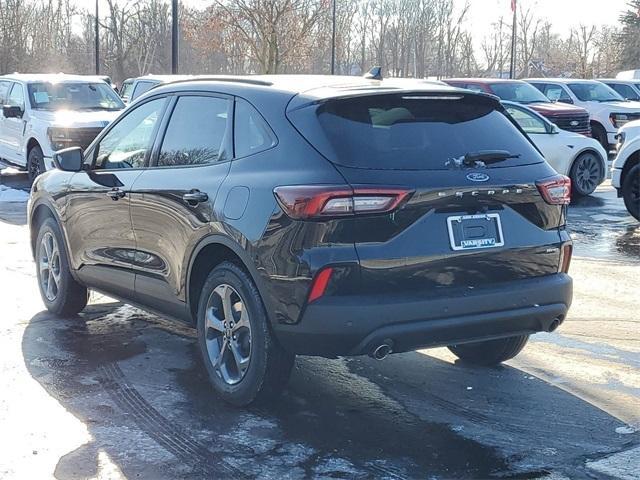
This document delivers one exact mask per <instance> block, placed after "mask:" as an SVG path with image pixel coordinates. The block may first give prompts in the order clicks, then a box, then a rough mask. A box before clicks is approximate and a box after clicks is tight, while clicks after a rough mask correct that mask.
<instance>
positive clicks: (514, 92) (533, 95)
mask: <svg viewBox="0 0 640 480" xmlns="http://www.w3.org/2000/svg"><path fill="white" fill-rule="evenodd" d="M490 86H491V90H493V93H495V94H496V95H497V96H498V97H500V99H501V100H508V101H510V102H517V103H541V102H545V103H548V102H549V99H548V98H547V97H545V96H544V95H543V94H542V92H541V91H540V90H538V89H537V88H536V87H534V86H533V85H530V84H528V83H519V82H513V83H511V82H504V83H502V82H500V83H492V84H491V85H490Z"/></svg>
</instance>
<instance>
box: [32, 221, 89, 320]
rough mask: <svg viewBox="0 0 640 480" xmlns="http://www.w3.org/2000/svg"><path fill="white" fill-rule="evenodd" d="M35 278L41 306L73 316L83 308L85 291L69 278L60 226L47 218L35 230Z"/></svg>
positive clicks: (85, 300)
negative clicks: (42, 304)
mask: <svg viewBox="0 0 640 480" xmlns="http://www.w3.org/2000/svg"><path fill="white" fill-rule="evenodd" d="M36 276H37V278H38V286H39V287H40V296H41V297H42V301H43V302H44V305H45V307H47V310H49V311H50V312H52V313H55V314H57V315H63V316H67V315H75V314H77V313H79V312H81V311H82V310H83V309H84V307H86V306H87V302H88V300H89V292H88V290H87V288H86V287H84V286H83V285H80V284H79V283H78V282H76V280H75V279H74V278H73V276H72V275H71V271H70V269H69V259H68V257H67V250H66V248H65V244H64V240H63V237H62V233H61V232H60V227H59V226H58V224H57V222H56V221H55V220H54V219H53V218H47V219H46V220H45V221H44V222H42V224H41V225H40V228H39V229H38V238H37V240H36Z"/></svg>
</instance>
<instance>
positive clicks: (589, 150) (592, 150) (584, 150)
mask: <svg viewBox="0 0 640 480" xmlns="http://www.w3.org/2000/svg"><path fill="white" fill-rule="evenodd" d="M584 153H593V154H595V155H597V156H598V158H599V159H600V161H601V162H602V172H603V173H604V177H605V178H606V177H607V159H606V158H604V157H603V156H602V154H601V153H600V152H598V150H597V149H595V148H593V147H584V148H582V149H581V150H579V151H578V152H577V153H576V154H575V155H574V156H573V159H572V160H571V163H570V164H569V168H568V170H567V172H568V173H569V175H570V174H571V170H573V166H574V165H575V163H576V160H578V158H580V156H581V155H582V154H584Z"/></svg>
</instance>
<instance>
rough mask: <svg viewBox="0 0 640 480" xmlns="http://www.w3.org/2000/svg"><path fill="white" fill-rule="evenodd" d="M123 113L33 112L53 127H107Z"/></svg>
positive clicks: (119, 111) (95, 111)
mask: <svg viewBox="0 0 640 480" xmlns="http://www.w3.org/2000/svg"><path fill="white" fill-rule="evenodd" d="M120 113H122V110H118V111H108V110H94V111H75V110H56V111H47V110H33V116H35V117H36V118H39V119H40V120H43V121H45V122H47V123H50V124H51V126H53V127H70V128H74V127H76V128H81V127H102V128H104V127H106V126H107V125H108V124H109V123H110V122H111V121H112V120H114V119H115V118H116V117H118V115H120Z"/></svg>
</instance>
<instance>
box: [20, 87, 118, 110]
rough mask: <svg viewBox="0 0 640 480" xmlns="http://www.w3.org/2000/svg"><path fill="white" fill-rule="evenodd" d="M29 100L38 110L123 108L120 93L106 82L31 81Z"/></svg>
mask: <svg viewBox="0 0 640 480" xmlns="http://www.w3.org/2000/svg"><path fill="white" fill-rule="evenodd" d="M28 88H29V101H30V102H31V107H32V108H34V109H37V110H62V109H64V110H122V109H123V108H124V104H123V103H122V100H120V97H118V94H117V93H116V92H115V91H114V90H113V88H111V87H110V86H109V85H107V84H106V83H104V82H97V83H80V82H73V83H69V82H64V83H48V82H40V83H31V84H29V87H28Z"/></svg>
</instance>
